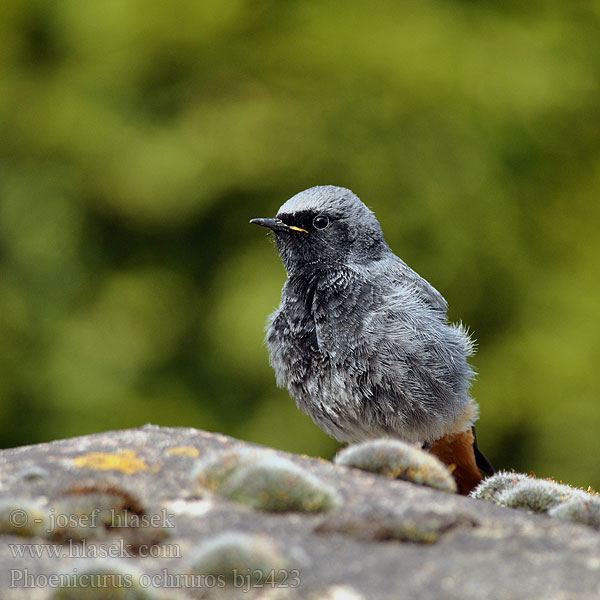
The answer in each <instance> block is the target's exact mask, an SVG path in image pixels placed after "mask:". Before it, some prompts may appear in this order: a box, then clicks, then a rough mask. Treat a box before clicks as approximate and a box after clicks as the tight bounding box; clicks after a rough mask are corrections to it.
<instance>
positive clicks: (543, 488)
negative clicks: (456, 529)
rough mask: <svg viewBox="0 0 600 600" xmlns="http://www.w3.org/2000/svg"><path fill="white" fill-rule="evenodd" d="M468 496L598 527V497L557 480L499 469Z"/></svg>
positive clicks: (599, 508)
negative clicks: (537, 477)
mask: <svg viewBox="0 0 600 600" xmlns="http://www.w3.org/2000/svg"><path fill="white" fill-rule="evenodd" d="M471 496H472V497H473V498H478V499H480V500H490V501H492V502H495V503H496V504H500V505H501V506H508V507H511V508H525V509H527V510H532V511H535V512H542V513H548V515H550V516H551V517H558V518H561V519H567V520H570V521H576V522H578V523H583V524H585V525H589V526H591V527H596V528H600V499H599V498H598V497H597V496H595V495H592V494H589V493H587V492H584V491H583V490H580V489H577V488H574V487H572V486H570V485H565V484H563V483H558V482H556V481H549V480H547V479H536V478H535V477H530V476H527V475H525V474H523V473H508V472H506V471H500V472H499V473H496V474H495V475H493V476H492V477H490V478H488V479H486V480H484V481H482V482H481V483H480V484H479V485H478V486H477V487H476V488H475V489H474V490H473V491H472V492H471Z"/></svg>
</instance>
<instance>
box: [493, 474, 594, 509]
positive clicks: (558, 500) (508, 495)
mask: <svg viewBox="0 0 600 600" xmlns="http://www.w3.org/2000/svg"><path fill="white" fill-rule="evenodd" d="M583 493H584V492H581V491H580V490H577V489H575V488H572V487H570V486H568V485H563V484H560V483H556V482H554V481H546V480H545V479H534V478H529V477H528V478H527V479H524V480H522V481H520V482H519V483H517V484H516V485H515V486H514V487H512V488H508V489H506V490H504V491H503V492H502V493H501V494H500V495H499V496H498V502H499V504H503V505H504V506H509V507H513V508H526V509H528V510H533V511H535V512H547V511H548V510H549V509H550V508H552V507H553V506H556V505H557V504H562V503H563V502H569V501H570V500H574V499H575V498H577V497H578V496H580V495H581V494H583Z"/></svg>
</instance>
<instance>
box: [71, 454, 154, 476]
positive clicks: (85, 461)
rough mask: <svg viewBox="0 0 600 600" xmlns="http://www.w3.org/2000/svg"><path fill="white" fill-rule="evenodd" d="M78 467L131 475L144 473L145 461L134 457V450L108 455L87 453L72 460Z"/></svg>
mask: <svg viewBox="0 0 600 600" xmlns="http://www.w3.org/2000/svg"><path fill="white" fill-rule="evenodd" d="M73 463H74V464H75V465H76V466H78V467H87V468H88V469H98V470H99V471H121V472H122V473H127V475H131V474H133V473H137V472H138V471H146V470H147V469H148V465H147V463H146V461H144V460H143V459H141V458H138V457H137V456H136V452H135V450H122V451H121V452H116V453H114V454H110V453H108V452H89V453H88V454H84V455H83V456H79V457H77V458H74V459H73Z"/></svg>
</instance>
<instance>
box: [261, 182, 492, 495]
mask: <svg viewBox="0 0 600 600" xmlns="http://www.w3.org/2000/svg"><path fill="white" fill-rule="evenodd" d="M250 222H251V223H254V224H256V225H261V226H262V227H267V228H269V229H271V230H273V232H274V234H275V240H276V242H277V247H278V249H279V254H280V255H281V258H282V260H283V263H284V265H285V269H286V271H287V275H288V278H287V281H286V282H285V285H284V286H283V291H282V297H281V304H280V306H279V308H278V309H277V310H276V311H275V312H274V313H273V315H271V317H270V320H269V325H268V329H267V338H266V339H267V346H268V349H269V353H270V358H271V365H272V366H273V368H274V370H275V373H276V376H277V383H278V385H280V386H286V387H287V389H288V390H289V392H290V394H291V395H292V396H293V397H294V399H295V400H296V404H297V405H298V407H299V408H300V409H301V410H303V411H304V412H306V413H308V414H309V415H310V416H311V418H312V419H313V421H314V422H315V423H316V424H317V425H319V426H320V427H321V428H322V429H323V430H325V431H326V432H327V433H328V434H330V435H332V436H333V437H334V438H335V439H337V440H338V441H340V442H356V441H361V440H365V439H369V438H374V437H379V436H388V437H397V438H401V439H403V440H406V441H409V442H418V443H422V444H423V447H424V448H426V449H428V450H429V451H430V452H431V453H432V454H435V455H436V456H437V457H438V458H440V459H441V460H442V461H443V462H444V463H446V464H447V465H449V466H451V468H453V475H454V478H455V479H456V482H457V485H458V489H459V491H460V492H461V493H463V494H467V493H469V491H470V490H471V489H472V488H473V487H475V486H476V485H477V483H478V482H479V481H480V480H481V478H482V477H481V473H480V469H481V470H482V471H483V472H485V473H486V474H492V473H493V468H492V467H491V465H490V463H489V462H488V461H487V460H486V459H485V457H484V456H483V455H482V454H481V452H480V451H479V450H478V448H477V441H476V438H475V428H474V426H473V423H474V421H475V420H476V418H477V403H476V402H475V401H474V400H473V399H472V398H471V396H470V394H469V390H470V387H471V380H472V378H473V376H474V371H473V369H472V368H471V366H470V365H469V363H468V362H467V358H468V357H469V356H470V355H471V354H472V353H473V343H472V341H471V339H470V338H469V336H468V334H467V332H466V331H465V329H464V328H463V327H462V325H453V324H449V323H448V320H447V316H446V308H447V303H446V300H445V299H444V297H443V296H442V295H441V294H440V293H439V292H438V291H437V290H436V289H435V288H434V287H433V286H431V285H430V284H429V283H428V282H427V281H425V279H423V278H422V277H420V276H419V275H418V274H417V273H415V272H414V271H413V270H412V269H411V268H410V267H409V266H408V265H406V263H404V262H403V261H402V260H401V259H400V258H398V257H397V256H396V255H395V254H394V253H393V252H392V250H391V249H390V247H389V246H388V245H387V244H386V242H385V240H384V238H383V233H382V231H381V226H380V225H379V221H378V220H377V218H376V217H375V215H374V214H373V212H372V211H371V210H369V209H368V208H367V207H366V206H365V205H364V204H363V203H362V202H361V201H360V200H359V198H358V197H357V196H355V195H354V194H353V193H352V192H351V191H350V190H348V189H345V188H341V187H336V186H330V185H328V186H318V187H313V188H310V189H308V190H305V191H303V192H300V193H299V194H297V195H295V196H294V197H292V198H291V199H290V200H288V201H287V202H286V203H285V204H284V205H283V206H282V207H281V208H280V209H279V212H278V213H277V217H276V218H274V219H252V220H251V221H250Z"/></svg>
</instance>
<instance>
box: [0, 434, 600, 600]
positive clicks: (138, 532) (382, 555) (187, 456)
mask: <svg viewBox="0 0 600 600" xmlns="http://www.w3.org/2000/svg"><path fill="white" fill-rule="evenodd" d="M249 451H250V452H253V453H254V452H258V453H260V455H261V456H263V457H264V456H272V457H279V458H277V460H274V461H273V464H274V465H275V466H276V467H277V469H279V471H277V473H283V475H282V476H286V477H287V476H289V477H291V479H290V481H291V482H295V481H297V480H298V477H299V471H298V469H299V470H301V471H303V472H304V473H305V475H306V480H307V481H308V482H309V484H310V487H309V491H310V493H311V494H312V493H313V490H314V489H317V491H319V490H320V489H321V488H320V486H321V485H322V489H323V490H324V491H325V493H332V492H333V493H334V494H335V502H333V503H324V504H323V505H322V506H321V505H318V506H317V508H318V510H315V505H314V504H312V503H308V506H309V510H305V511H302V512H299V511H298V509H297V507H302V506H304V504H303V503H302V502H298V499H297V497H295V496H294V494H291V497H292V499H293V503H295V504H294V506H295V507H296V510H295V511H290V512H285V511H282V510H281V502H283V501H285V499H286V495H285V489H284V488H281V486H278V485H276V486H275V489H276V493H277V497H276V499H277V511H276V512H272V511H269V510H268V507H269V506H271V505H272V503H269V502H265V503H263V504H261V506H263V507H265V508H264V509H262V510H258V509H256V508H253V507H252V506H251V505H248V504H244V503H241V502H236V501H233V500H230V499H227V498H224V497H222V496H221V495H217V493H216V492H215V491H214V490H211V489H210V488H209V487H206V486H203V485H202V482H201V481H199V477H198V471H199V465H201V464H202V463H204V464H206V461H213V463H214V460H215V458H217V457H218V456H219V453H224V454H223V456H231V455H232V452H233V454H234V455H235V453H247V452H249ZM282 458H284V459H287V461H291V462H292V463H293V464H294V465H295V467H297V468H298V469H295V468H292V469H289V468H286V469H283V470H282V463H281V460H280V459H282ZM261 460H262V459H261ZM268 463H269V461H268V460H267V461H263V463H262V464H267V465H268ZM284 466H285V465H284ZM229 468H230V467H229V466H228V465H225V466H224V469H225V471H224V473H225V475H224V476H228V475H229V470H228V469H229ZM273 473H275V471H273ZM286 473H287V475H286ZM290 473H291V475H290ZM242 475H243V473H242ZM263 475H264V473H263V471H261V477H263ZM273 477H274V475H273V476H271V475H270V474H269V473H268V472H267V476H266V477H265V481H266V482H267V483H268V485H269V486H273ZM302 479H304V478H302ZM252 482H253V486H252V491H253V494H254V493H256V491H257V489H258V488H257V485H258V483H257V480H256V479H255V478H252ZM276 483H277V482H276V481H275V484H276ZM0 486H1V487H0V535H2V536H3V542H4V543H3V544H0V561H1V563H2V569H1V570H0V586H1V589H0V598H2V599H3V600H4V599H6V600H10V599H12V598H15V599H16V598H19V599H22V598H32V599H34V600H35V599H36V598H39V599H40V600H44V599H46V598H48V599H50V598H55V599H57V598H71V597H73V598H75V597H79V598H123V599H126V598H163V599H169V598H170V599H171V600H175V599H177V598H179V599H183V598H234V597H235V598H239V597H245V598H249V599H252V598H269V599H276V598H284V599H285V598H303V599H304V598H306V599H314V600H317V599H332V600H342V599H347V600H360V599H363V598H364V599H365V600H366V599H369V600H371V599H387V598H389V599H398V598H403V599H412V598H414V599H417V598H418V599H419V600H427V599H431V600H443V599H458V598H460V599H462V600H468V599H471V598H473V599H475V598H477V599H480V598H486V599H511V600H514V599H520V598H523V599H525V598H526V599H527V600H530V599H542V598H543V599H545V600H547V599H567V598H568V599H573V598H574V599H577V598H581V599H583V598H586V599H588V598H597V597H600V533H599V532H598V531H596V530H595V529H594V528H592V527H587V526H584V525H578V524H572V523H569V522H564V521H562V520H560V519H556V518H550V517H548V516H547V515H540V514H532V513H530V512H527V511H525V510H516V509H510V508H505V507H501V506H496V505H494V504H492V503H490V502H484V501H481V500H475V499H473V498H465V497H461V496H457V495H455V494H450V493H446V492H443V491H439V490H435V489H431V488H427V487H424V486H420V485H416V484H413V483H409V482H407V481H401V480H393V479H390V478H388V477H385V476H380V475H379V476H378V475H374V474H371V473H367V472H364V471H360V470H358V469H354V468H350V467H346V466H342V465H333V464H332V463H330V462H328V461H324V460H318V459H312V458H308V457H301V456H294V455H290V454H286V453H283V452H278V451H275V450H271V449H266V448H262V449H261V448H260V447H259V446H255V445H251V444H246V443H244V442H241V441H238V440H235V439H233V438H229V437H226V436H224V435H219V434H213V433H208V432H204V431H199V430H196V429H179V428H178V429H171V428H159V427H154V426H146V427H143V428H141V429H135V430H125V431H113V432H107V433H101V434H96V435H90V436H84V437H80V438H73V439H69V440H60V441H56V442H52V443H48V444H39V445H35V446H26V447H22V448H15V449H9V450H3V451H1V452H0ZM269 489H270V488H269ZM282 489H283V491H282ZM258 493H259V494H260V493H261V492H260V489H258ZM265 493H267V492H265ZM254 506H256V504H254ZM38 521H39V522H38ZM102 554H109V555H110V556H101V555H102ZM233 569H235V571H234V570H233ZM259 569H260V570H259ZM271 570H272V571H273V572H272V573H270V572H269V571H271ZM94 573H96V574H97V577H96V579H94V577H92V576H91V575H93V574H94ZM103 573H104V574H105V575H104V577H102V574H103ZM106 573H109V574H110V573H113V574H115V575H114V576H113V577H112V578H111V577H109V576H106ZM236 577H237V578H236ZM261 577H262V578H261ZM265 577H266V579H265ZM61 584H63V586H64V585H71V586H73V585H78V586H80V587H81V589H79V588H77V589H71V590H68V589H59V587H60V585H61ZM111 586H112V587H111ZM246 591H247V593H244V594H242V592H246Z"/></svg>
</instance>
